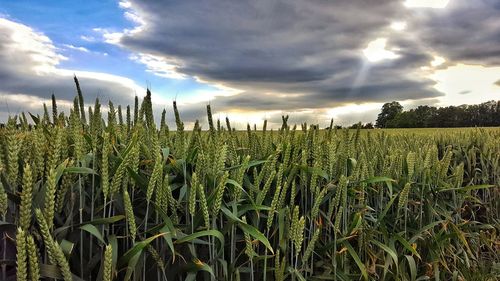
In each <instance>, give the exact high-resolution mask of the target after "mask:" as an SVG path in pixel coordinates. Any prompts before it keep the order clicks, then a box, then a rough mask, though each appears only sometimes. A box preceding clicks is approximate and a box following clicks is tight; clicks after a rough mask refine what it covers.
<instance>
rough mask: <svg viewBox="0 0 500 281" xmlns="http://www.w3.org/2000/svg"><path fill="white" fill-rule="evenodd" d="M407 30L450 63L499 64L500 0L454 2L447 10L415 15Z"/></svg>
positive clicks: (415, 13) (422, 12)
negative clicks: (411, 31)
mask: <svg viewBox="0 0 500 281" xmlns="http://www.w3.org/2000/svg"><path fill="white" fill-rule="evenodd" d="M408 27H409V29H411V30H413V31H414V32H415V33H416V34H417V36H418V38H419V39H420V40H421V42H423V43H424V44H426V45H427V46H429V47H430V48H431V49H432V50H434V51H435V52H437V53H439V54H441V55H443V56H445V57H447V58H448V59H449V60H451V61H460V62H467V63H476V64H482V65H498V64H500V47H499V46H500V1H498V0H474V1H470V0H452V1H450V3H449V4H448V6H447V7H446V8H445V9H437V10H425V11H414V12H412V13H411V21H410V22H409V26H408Z"/></svg>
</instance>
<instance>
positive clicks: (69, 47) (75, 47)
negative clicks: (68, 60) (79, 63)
mask: <svg viewBox="0 0 500 281" xmlns="http://www.w3.org/2000/svg"><path fill="white" fill-rule="evenodd" d="M63 46H64V47H66V48H68V49H71V50H76V51H80V52H84V53H89V52H90V51H89V49H87V48H85V47H77V46H73V45H71V44H63Z"/></svg>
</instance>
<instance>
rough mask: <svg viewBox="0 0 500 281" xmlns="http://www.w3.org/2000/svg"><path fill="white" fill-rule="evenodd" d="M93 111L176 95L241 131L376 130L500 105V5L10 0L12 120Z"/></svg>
mask: <svg viewBox="0 0 500 281" xmlns="http://www.w3.org/2000/svg"><path fill="white" fill-rule="evenodd" d="M73 75H76V76H77V77H78V78H79V80H80V84H81V86H82V89H83V92H84V96H85V99H86V100H85V101H86V103H88V104H87V105H92V104H93V102H94V100H95V98H96V97H98V98H99V99H100V100H101V101H102V102H103V103H107V102H108V100H112V101H113V103H114V104H115V105H118V104H121V105H123V106H126V105H128V104H133V99H134V96H136V95H137V96H139V97H142V96H143V95H144V94H145V92H146V88H150V89H151V90H152V93H153V95H152V98H153V103H154V110H155V112H156V115H157V116H159V115H160V112H161V110H163V109H164V108H165V109H167V112H168V113H169V120H168V121H169V123H170V124H173V123H174V122H173V112H172V101H173V100H176V101H177V103H178V105H179V108H180V112H181V117H182V118H183V119H184V120H185V122H186V124H187V125H188V126H189V124H192V123H193V122H194V120H196V119H199V120H200V121H201V122H202V124H206V115H205V109H206V105H207V104H208V103H210V104H211V106H212V111H213V112H214V116H215V118H220V119H224V118H225V117H226V116H228V117H229V118H230V119H231V120H232V121H233V122H232V123H233V124H235V125H236V126H239V127H245V126H246V124H247V123H250V124H254V123H257V124H261V122H262V121H263V120H264V119H267V120H268V121H269V124H270V125H271V126H274V127H279V124H280V122H281V115H287V114H288V115H290V119H289V120H290V121H289V122H292V123H301V122H308V123H316V124H320V125H326V124H329V121H330V119H331V118H333V119H334V122H335V123H336V124H340V125H349V124H353V123H356V122H358V121H361V122H373V121H374V120H375V119H376V116H377V114H378V113H379V111H380V108H381V106H382V105H383V103H385V102H390V101H393V100H395V101H399V102H400V103H401V104H402V105H403V106H404V107H405V109H409V108H413V107H416V106H418V105H423V104H427V105H434V106H448V105H461V104H475V103H481V102H485V101H488V100H499V99H500V1H498V0H474V1H471V0H251V1H249V0H241V1H231V0H212V1H208V0H183V1H172V0H170V1H168V0H162V1H137V0H126V1H112V0H86V1H79V2H78V3H75V1H67V0H61V1H35V0H33V1H25V0H17V1H8V0H0V120H5V119H6V117H7V116H8V115H13V114H19V113H20V112H22V111H25V112H32V113H39V112H40V110H41V108H42V104H43V103H44V102H45V103H47V104H50V96H51V95H52V94H55V95H56V97H57V99H58V104H59V107H60V108H61V109H66V110H68V109H69V108H70V107H71V105H72V100H73V97H74V95H75V94H76V90H75V87H74V84H73V79H72V77H73Z"/></svg>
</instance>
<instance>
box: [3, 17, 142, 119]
mask: <svg viewBox="0 0 500 281" xmlns="http://www.w3.org/2000/svg"><path fill="white" fill-rule="evenodd" d="M0 34H1V35H0V65H3V66H8V67H1V68H0V95H1V96H2V98H1V99H2V105H1V108H0V112H1V113H0V115H2V117H4V116H5V115H6V114H5V112H6V111H7V107H8V108H9V111H11V113H19V111H24V110H30V111H34V110H35V109H36V108H38V110H39V109H41V105H42V102H47V101H48V99H49V97H50V95H51V94H52V93H54V94H55V95H56V97H57V99H58V100H59V101H60V103H61V104H64V103H65V102H70V101H72V100H73V97H74V96H75V95H76V90H75V86H74V84H73V79H72V77H73V75H74V74H76V75H77V76H78V78H79V80H80V84H81V86H82V89H83V91H84V93H85V97H86V98H87V101H88V102H92V100H91V99H92V98H94V97H96V96H99V97H100V98H101V100H102V101H103V102H107V100H108V99H111V100H113V102H115V103H116V104H120V103H121V104H129V103H131V102H132V101H133V97H134V95H135V91H138V92H142V91H143V90H144V89H143V88H141V87H140V86H138V85H136V84H135V82H134V81H132V80H130V79H128V78H124V77H120V76H115V75H111V74H107V73H98V72H89V71H78V70H70V69H64V68H60V67H58V65H59V64H60V63H61V62H62V61H63V60H66V59H67V58H66V57H64V56H62V55H61V54H59V53H58V52H57V51H58V49H57V48H56V47H55V46H54V44H53V43H52V41H51V40H50V38H48V37H47V36H45V35H44V34H42V33H40V32H37V31H35V30H33V29H32V28H30V27H28V26H26V25H23V24H21V23H17V22H14V21H11V20H8V19H5V18H0ZM75 48H77V47H75ZM37 106H38V107H37Z"/></svg>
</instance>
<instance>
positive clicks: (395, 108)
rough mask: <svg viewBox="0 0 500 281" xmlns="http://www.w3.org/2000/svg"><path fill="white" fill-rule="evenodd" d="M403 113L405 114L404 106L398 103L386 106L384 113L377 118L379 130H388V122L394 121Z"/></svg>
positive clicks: (383, 107)
mask: <svg viewBox="0 0 500 281" xmlns="http://www.w3.org/2000/svg"><path fill="white" fill-rule="evenodd" d="M401 112H403V106H402V105H401V104H400V103H399V102H397V101H393V102H388V103H386V104H384V105H383V106H382V112H380V114H379V115H378V117H377V122H376V126H377V127H378V128H386V127H387V122H388V121H389V120H392V119H394V118H395V117H396V116H397V115H398V113H401Z"/></svg>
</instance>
